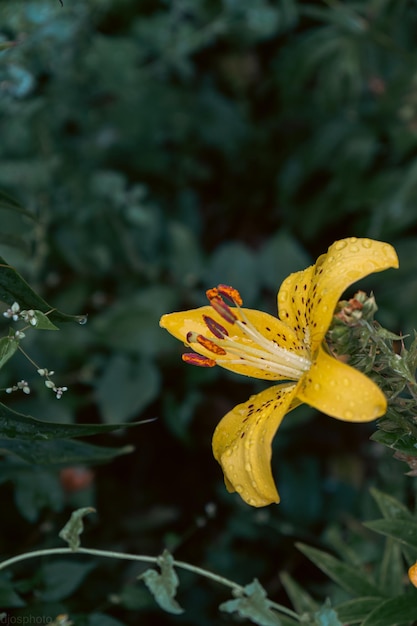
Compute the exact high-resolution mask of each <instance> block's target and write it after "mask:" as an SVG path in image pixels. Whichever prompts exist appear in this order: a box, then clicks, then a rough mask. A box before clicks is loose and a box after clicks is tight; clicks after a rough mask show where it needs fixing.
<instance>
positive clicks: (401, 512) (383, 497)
mask: <svg viewBox="0 0 417 626" xmlns="http://www.w3.org/2000/svg"><path fill="white" fill-rule="evenodd" d="M370 492H371V495H372V497H373V498H374V500H375V502H376V503H377V505H378V507H379V509H380V511H381V513H382V515H383V516H384V517H385V518H387V519H408V520H412V519H413V516H412V514H411V513H410V511H409V510H408V509H407V507H406V506H405V505H404V504H403V503H402V502H400V501H399V500H397V499H396V498H394V497H393V496H390V495H388V494H386V493H384V492H382V491H379V489H375V488H371V489H370Z"/></svg>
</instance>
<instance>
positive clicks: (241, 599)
mask: <svg viewBox="0 0 417 626" xmlns="http://www.w3.org/2000/svg"><path fill="white" fill-rule="evenodd" d="M244 593H245V595H243V594H240V595H239V596H238V597H237V598H235V599H234V600H227V602H223V604H221V605H220V607H219V608H220V610H221V611H225V612H226V613H238V614H239V615H240V617H247V618H249V619H250V620H251V621H252V622H254V623H255V624H258V625H259V626H280V625H281V620H280V619H279V617H278V615H277V614H276V613H274V612H273V611H272V609H271V605H272V603H271V601H270V600H269V599H268V597H267V595H266V591H265V589H264V588H263V587H262V585H261V584H260V583H259V581H258V580H256V578H255V580H254V581H253V582H251V583H250V584H249V585H246V587H245V588H244ZM234 595H237V593H235V594H234Z"/></svg>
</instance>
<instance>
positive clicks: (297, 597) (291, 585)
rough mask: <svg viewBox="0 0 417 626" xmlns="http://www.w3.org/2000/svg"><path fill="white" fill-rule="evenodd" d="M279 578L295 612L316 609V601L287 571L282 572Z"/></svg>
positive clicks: (306, 611)
mask: <svg viewBox="0 0 417 626" xmlns="http://www.w3.org/2000/svg"><path fill="white" fill-rule="evenodd" d="M280 579H281V582H282V584H283V586H284V589H285V591H286V593H287V595H288V597H289V599H290V600H291V604H292V605H293V607H294V608H295V610H296V611H297V613H299V614H300V615H301V614H302V613H312V612H313V611H316V610H317V609H318V603H317V602H316V601H315V600H314V599H313V598H312V597H311V596H310V594H309V593H307V591H306V590H305V589H304V588H303V587H301V586H300V585H299V584H298V583H297V582H295V580H294V579H293V578H292V577H291V576H290V575H289V574H287V572H282V573H281V574H280Z"/></svg>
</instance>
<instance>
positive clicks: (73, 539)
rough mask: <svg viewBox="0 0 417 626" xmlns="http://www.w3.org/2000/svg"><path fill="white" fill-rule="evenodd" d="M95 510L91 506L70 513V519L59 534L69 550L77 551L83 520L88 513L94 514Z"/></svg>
mask: <svg viewBox="0 0 417 626" xmlns="http://www.w3.org/2000/svg"><path fill="white" fill-rule="evenodd" d="M95 512H96V510H95V509H93V507H91V506H87V507H83V508H82V509H77V510H76V511H73V512H72V513H71V517H70V518H69V520H68V522H67V523H66V524H65V526H64V527H63V529H62V530H61V531H60V532H59V536H60V537H61V539H63V540H64V541H66V542H67V544H68V545H69V547H70V548H71V550H74V551H75V550H77V548H79V547H80V544H81V541H80V535H81V533H82V532H83V530H84V523H83V518H84V517H85V516H86V515H89V514H90V513H95Z"/></svg>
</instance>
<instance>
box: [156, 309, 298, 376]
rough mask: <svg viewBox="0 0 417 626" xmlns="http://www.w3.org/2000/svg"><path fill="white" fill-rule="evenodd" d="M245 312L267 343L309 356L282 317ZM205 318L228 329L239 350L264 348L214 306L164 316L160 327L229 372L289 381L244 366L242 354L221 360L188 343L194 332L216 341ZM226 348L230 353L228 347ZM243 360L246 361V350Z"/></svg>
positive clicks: (273, 374)
mask: <svg viewBox="0 0 417 626" xmlns="http://www.w3.org/2000/svg"><path fill="white" fill-rule="evenodd" d="M233 310H234V311H236V313H237V314H238V311H237V310H236V309H235V308H233ZM241 311H242V313H243V315H244V316H245V317H246V319H247V320H248V321H249V322H250V324H251V325H252V326H254V327H255V328H256V330H257V331H258V332H259V333H260V334H261V335H262V336H263V337H264V338H265V339H266V340H269V341H271V342H274V343H275V344H276V345H277V346H279V347H281V348H284V349H285V350H287V351H288V352H290V353H295V354H297V355H299V356H301V357H305V358H307V357H308V355H309V353H308V350H307V348H306V347H305V346H304V345H303V344H302V343H301V342H300V341H299V339H298V337H297V334H296V332H295V331H294V330H293V329H292V328H289V327H288V326H287V325H286V324H284V323H283V322H282V321H280V320H279V319H278V318H276V317H274V316H272V315H269V314H268V313H264V312H263V311H257V310H254V309H244V308H242V309H241ZM203 316H208V317H211V318H212V319H213V320H214V321H215V322H217V323H218V324H220V325H222V326H225V327H226V328H227V331H228V333H229V337H230V339H233V341H234V342H235V344H236V346H235V347H236V348H237V349H238V348H239V344H240V345H242V346H243V347H245V346H249V345H252V346H253V347H254V348H257V347H258V348H260V349H261V346H259V345H258V344H257V343H256V340H250V339H249V338H248V336H247V334H245V333H244V331H243V330H242V329H241V328H240V327H239V326H238V325H237V324H230V323H227V322H225V320H224V319H223V318H222V317H221V316H220V315H219V314H218V313H217V312H216V311H215V310H214V309H213V308H212V307H211V306H203V307H200V308H198V309H192V310H190V311H181V312H179V313H169V314H167V315H163V316H162V318H161V320H160V322H159V324H160V326H162V328H165V329H166V330H167V331H168V332H170V333H171V334H172V335H174V337H176V338H177V339H180V340H181V341H182V342H183V343H185V344H186V345H187V346H189V347H190V348H192V350H194V352H197V353H198V354H202V355H203V356H206V357H209V358H210V359H214V360H216V363H217V364H218V365H219V366H221V367H224V368H225V369H227V370H231V371H232V372H235V373H236V374H243V375H245V376H250V377H252V378H261V379H263V380H288V376H285V375H280V374H278V373H276V372H274V371H268V370H267V369H266V368H265V367H256V365H253V366H250V365H242V364H240V363H239V354H232V353H230V352H227V354H225V355H221V356H220V357H218V356H217V355H215V354H213V353H212V352H210V350H208V349H207V348H206V347H204V346H203V345H200V344H199V343H196V342H193V343H190V342H188V341H187V335H188V333H189V332H190V331H192V332H194V333H196V334H197V335H204V336H205V337H208V338H209V339H213V340H215V337H214V335H213V334H212V333H211V331H210V330H209V328H208V327H207V326H206V324H205V323H204V319H203ZM225 349H226V351H227V348H225ZM240 358H243V350H242V356H241V357H240ZM236 361H237V362H236ZM260 364H261V363H260Z"/></svg>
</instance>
